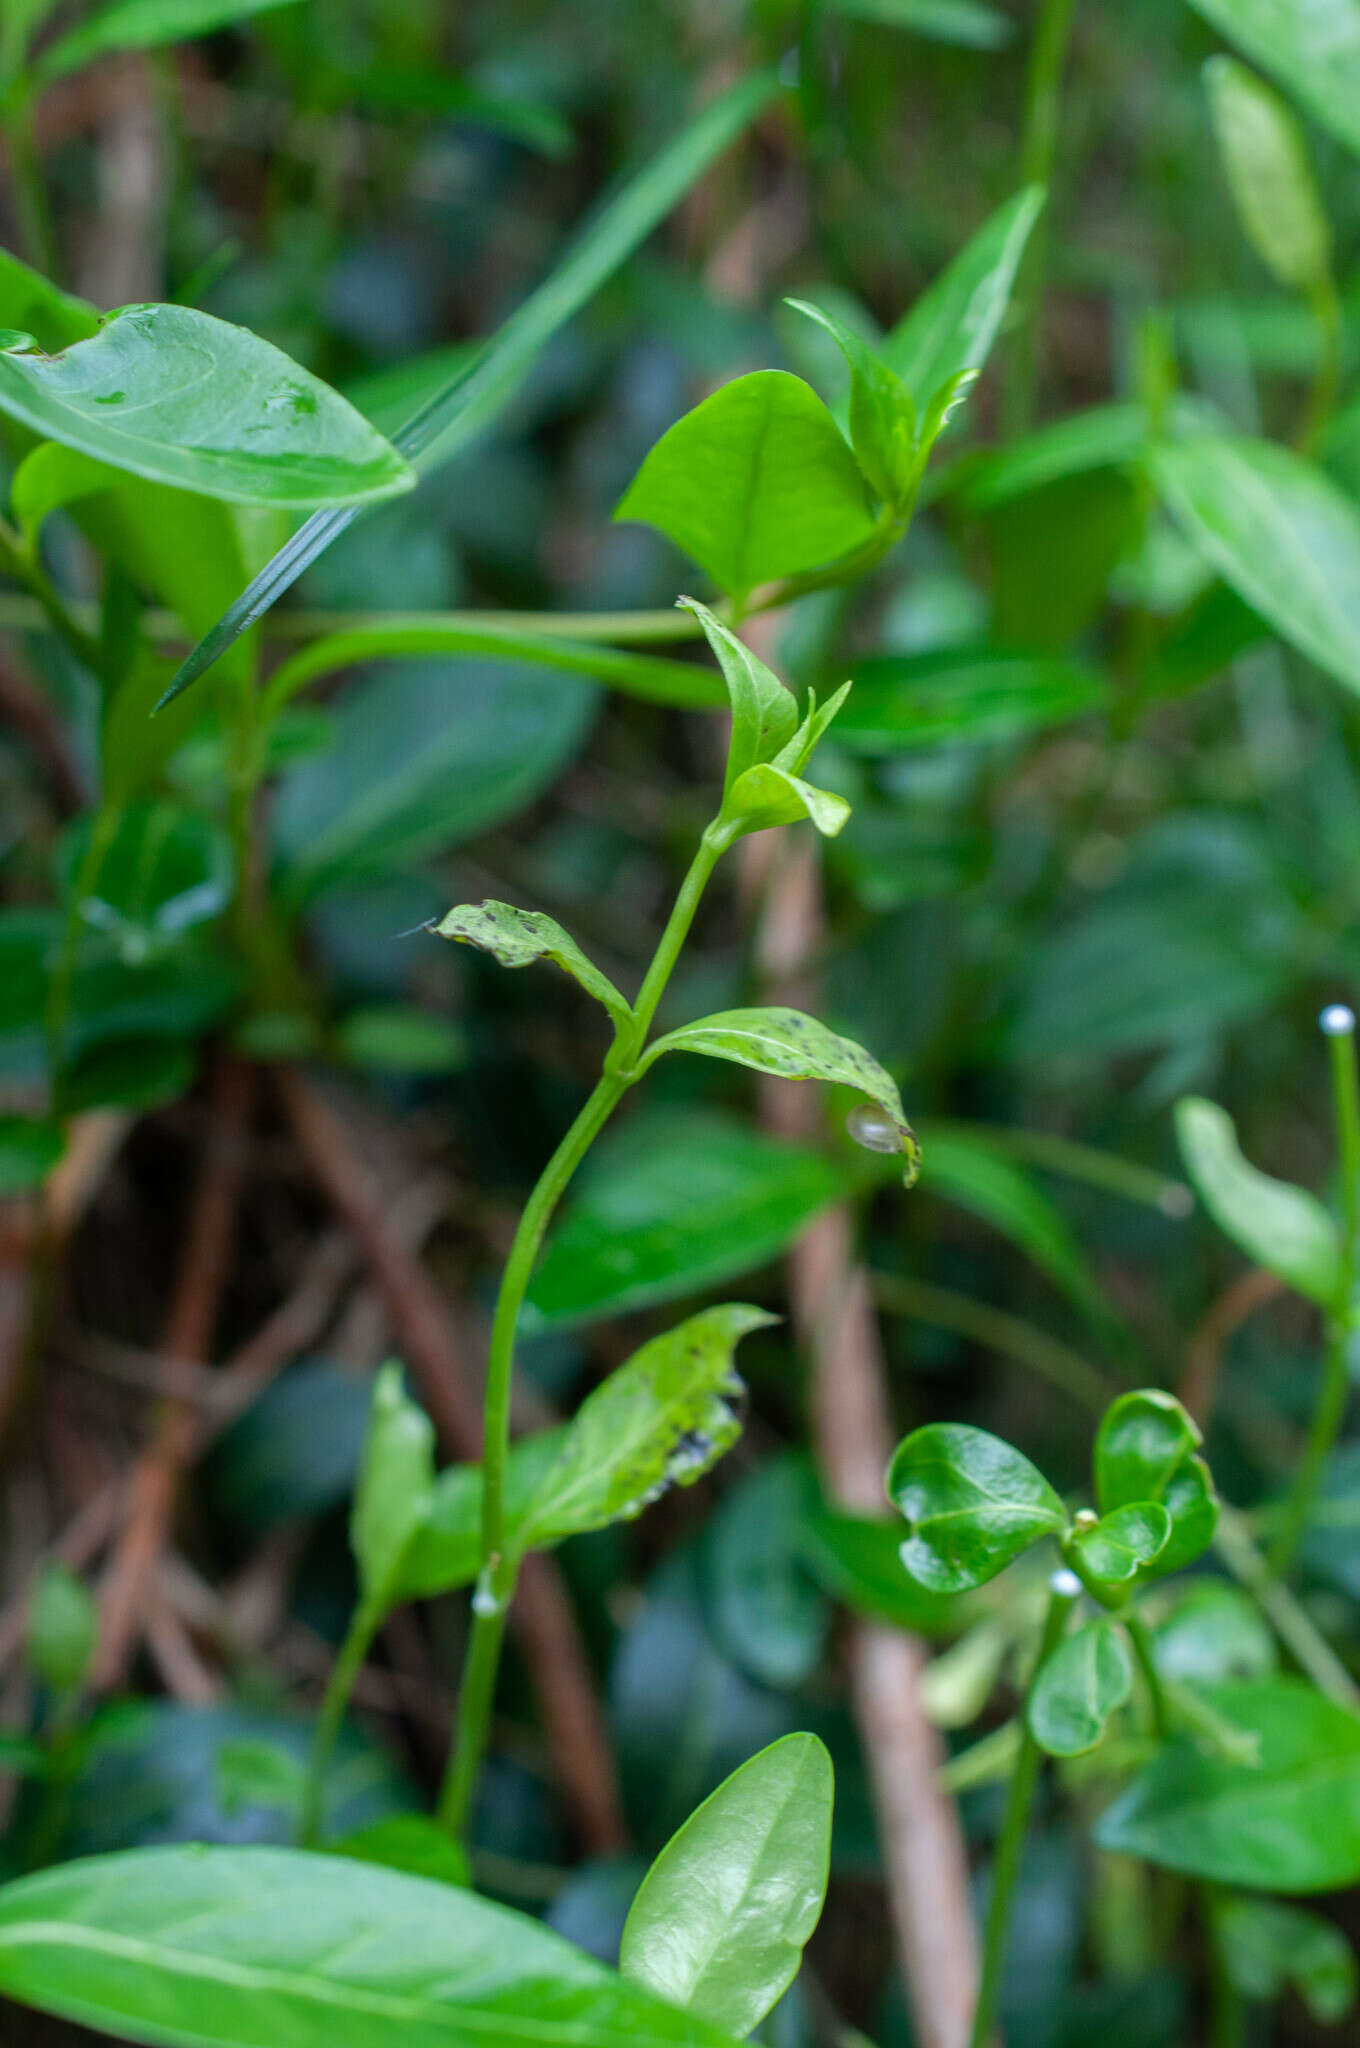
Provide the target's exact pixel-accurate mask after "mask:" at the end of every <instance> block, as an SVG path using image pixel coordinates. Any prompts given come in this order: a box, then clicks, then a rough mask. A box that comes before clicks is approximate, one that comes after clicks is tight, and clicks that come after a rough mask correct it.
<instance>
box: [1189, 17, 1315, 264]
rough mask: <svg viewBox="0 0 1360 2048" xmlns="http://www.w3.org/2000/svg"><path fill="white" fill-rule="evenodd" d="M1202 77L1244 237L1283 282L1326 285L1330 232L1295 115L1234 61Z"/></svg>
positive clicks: (1214, 63) (1217, 63) (1219, 60)
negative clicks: (1207, 91)
mask: <svg viewBox="0 0 1360 2048" xmlns="http://www.w3.org/2000/svg"><path fill="white" fill-rule="evenodd" d="M1204 78H1205V83H1206V84H1207V86H1208V88H1209V107H1210V110H1211V112H1212V114H1213V121H1214V129H1215V131H1216V133H1217V136H1218V147H1219V151H1220V154H1221V155H1222V158H1223V168H1224V172H1225V173H1226V176H1227V180H1228V187H1229V190H1230V191H1231V193H1232V196H1233V203H1234V205H1235V206H1236V208H1237V216H1238V219H1239V220H1240V221H1241V223H1242V232H1243V233H1244V234H1245V236H1246V237H1247V240H1248V241H1249V242H1250V243H1251V246H1252V248H1253V249H1254V250H1255V251H1256V253H1257V255H1258V256H1259V257H1260V259H1261V261H1262V263H1264V264H1265V266H1266V268H1267V270H1269V271H1270V272H1271V274H1272V276H1274V277H1276V278H1277V279H1278V280H1279V282H1280V283H1281V284H1286V285H1293V286H1295V287H1296V288H1297V289H1299V290H1302V291H1307V290H1310V289H1316V288H1317V287H1319V286H1320V285H1323V284H1325V283H1326V280H1327V278H1328V276H1329V275H1330V272H1331V262H1332V231H1331V228H1330V226H1329V225H1328V221H1327V216H1326V214H1325V212H1324V211H1323V207H1322V199H1321V196H1320V194H1319V192H1318V189H1317V184H1316V181H1315V180H1314V177H1313V170H1312V166H1311V164H1310V163H1309V161H1308V149H1307V145H1306V144H1305V142H1304V139H1303V133H1302V130H1301V129H1300V127H1299V124H1298V122H1297V120H1296V119H1295V118H1294V115H1293V113H1292V112H1291V110H1290V109H1289V108H1288V107H1287V106H1286V105H1285V103H1284V101H1283V100H1282V99H1280V97H1279V95H1278V94H1277V93H1274V92H1272V91H1271V89H1270V87H1269V86H1268V85H1263V84H1262V83H1261V80H1260V79H1259V78H1256V77H1254V76H1253V74H1252V73H1251V72H1250V71H1248V70H1247V69H1246V68H1245V67H1244V66H1243V65H1241V64H1238V63H1237V62H1235V60H1234V59H1233V58H1231V57H1212V58H1211V59H1210V60H1209V62H1208V63H1207V64H1206V65H1205V67H1204Z"/></svg>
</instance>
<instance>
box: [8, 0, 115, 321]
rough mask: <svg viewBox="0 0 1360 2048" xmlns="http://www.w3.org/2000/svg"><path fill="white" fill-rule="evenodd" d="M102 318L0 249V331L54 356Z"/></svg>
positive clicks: (86, 304) (85, 303)
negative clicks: (24, 336)
mask: <svg viewBox="0 0 1360 2048" xmlns="http://www.w3.org/2000/svg"><path fill="white" fill-rule="evenodd" d="M6 19H7V20H8V9H7V10H6ZM0 32H2V31H0ZM101 318H102V315H101V314H100V311H99V308H98V307H97V306H92V305H91V304H90V303H89V301H88V300H87V299H78V298H76V297H74V296H73V295H72V294H71V293H70V292H63V291H61V290H59V289H58V287H57V286H56V285H54V284H53V283H51V281H50V280H49V279H48V278H45V277H44V276H43V274H42V272H41V271H39V270H32V269H30V268H29V266H28V264H27V263H22V262H21V261H20V260H19V258H18V257H17V256H15V255H12V254H11V252H10V251H9V250H8V249H0V328H9V329H10V330H11V331H12V332H18V333H19V334H31V335H33V336H34V337H35V338H36V339H37V341H38V342H39V344H40V345H41V347H43V348H45V349H48V350H50V351H51V352H52V354H54V355H55V354H56V353H57V351H58V350H59V349H63V348H69V347H70V345H71V343H72V342H73V341H87V340H88V339H89V337H90V336H91V335H92V334H96V333H97V332H98V331H99V322H100V319H101Z"/></svg>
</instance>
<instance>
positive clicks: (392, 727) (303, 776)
mask: <svg viewBox="0 0 1360 2048" xmlns="http://www.w3.org/2000/svg"><path fill="white" fill-rule="evenodd" d="M596 702H597V700H596V696H595V693H594V691H593V690H591V689H590V688H589V687H588V685H587V684H585V683H583V682H579V681H577V680H576V679H575V678H560V677H553V676H550V675H546V674H544V672H543V671H542V670H537V669H533V668H521V667H518V666H511V665H510V664H508V663H499V662H498V663H495V664H492V665H487V664H485V663H481V662H458V663H452V662H445V661H409V662H403V663H402V664H401V666H400V667H399V668H397V669H395V670H388V671H385V672H380V673H379V674H377V675H375V676H373V677H372V678H371V679H366V680H364V681H363V682H361V683H359V684H358V685H357V686H352V687H351V688H350V689H349V690H347V692H346V694H345V696H344V699H343V700H342V702H341V704H340V706H339V708H338V710H337V712H336V717H335V728H334V740H333V743H332V745H331V746H330V748H329V749H328V751H327V752H326V753H325V754H324V755H322V756H320V757H319V758H318V759H315V760H310V761H302V762H299V764H298V765H297V767H295V768H293V769H291V770H290V771H289V773H288V774H286V775H285V776H283V777H282V778H281V780H280V783H279V787H278V794H277V797H276V799H275V804H274V812H273V828H274V845H275V850H276V853H277V855H278V858H279V863H280V866H281V868H282V869H283V873H282V875H281V877H280V885H281V889H282V893H283V894H284V895H285V896H286V897H287V898H288V899H289V900H290V901H291V902H292V903H295V904H298V903H302V902H305V901H306V900H307V899H308V898H310V897H312V896H314V895H317V894H319V893H320V892H321V891H322V890H324V889H328V888H333V887H335V886H336V884H337V883H340V882H343V881H349V880H353V879H355V878H358V877H363V876H369V875H380V874H385V873H391V871H392V870H393V869H396V868H402V867H409V866H410V865H412V864H413V863H415V862H417V861H419V860H422V859H424V858H425V857H426V856H427V855H428V854H432V853H435V852H439V851H441V850H443V849H444V848H447V847H451V846H457V845H459V844H461V843H462V842H463V841H464V840H467V839H471V838H472V837H474V836H475V835H476V834H477V833H479V832H485V831H486V830H488V828H489V827H491V826H492V825H497V824H500V823H501V822H502V821H503V820H504V819H506V818H511V817H513V816H514V815H515V813H516V811H519V810H522V809H523V808H524V807H525V806H526V805H528V804H529V803H531V802H532V801H533V800H534V798H535V797H536V796H538V795H539V793H540V792H541V791H542V790H543V789H545V788H546V787H547V786H548V784H549V783H550V782H551V781H552V780H553V778H554V777H555V776H556V775H557V774H559V773H560V771H561V770H562V768H564V767H565V765H566V763H567V762H568V761H569V760H570V759H571V757H572V755H573V754H574V753H575V752H576V749H577V748H578V747H579V745H580V744H581V741H582V740H583V739H584V737H585V734H586V731H587V729H588V727H589V724H590V720H591V718H592V716H593V715H594V711H595V706H596Z"/></svg>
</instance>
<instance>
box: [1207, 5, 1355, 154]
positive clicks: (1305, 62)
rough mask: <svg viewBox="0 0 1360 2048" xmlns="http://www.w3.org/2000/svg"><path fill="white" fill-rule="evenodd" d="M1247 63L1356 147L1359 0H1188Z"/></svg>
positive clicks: (1351, 145)
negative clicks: (1256, 66)
mask: <svg viewBox="0 0 1360 2048" xmlns="http://www.w3.org/2000/svg"><path fill="white" fill-rule="evenodd" d="M1191 5H1192V6H1193V7H1195V8H1196V9H1197V10H1198V11H1199V13H1200V14H1202V15H1203V16H1204V18H1205V20H1206V21H1207V22H1209V23H1210V24H1211V26H1212V27H1214V28H1216V29H1218V30H1219V32H1220V34H1222V35H1224V36H1225V37H1226V38H1227V40H1228V41H1229V42H1230V43H1235V44H1236V45H1237V47H1238V49H1239V50H1241V51H1242V52H1243V54H1244V55H1245V56H1248V57H1250V59H1251V61H1252V62H1253V64H1259V65H1260V67H1261V69H1262V70H1263V71H1267V72H1269V73H1270V75H1271V77H1272V78H1274V79H1275V80H1276V82H1277V83H1278V84H1280V85H1282V86H1283V87H1284V88H1285V90H1286V91H1287V92H1290V93H1292V94H1293V95H1294V97H1295V99H1297V100H1298V101H1299V103H1300V105H1301V106H1303V107H1305V108H1306V109H1307V111H1308V112H1309V113H1310V114H1311V115H1312V116H1313V118H1314V120H1316V121H1318V122H1320V123H1321V125H1322V126H1323V127H1324V128H1327V129H1329V130H1330V131H1331V133H1332V134H1333V135H1335V136H1336V137H1337V139H1338V140H1339V141H1341V142H1344V143H1345V144H1346V145H1347V146H1348V147H1349V148H1350V149H1353V150H1356V151H1357V152H1360V0H1191Z"/></svg>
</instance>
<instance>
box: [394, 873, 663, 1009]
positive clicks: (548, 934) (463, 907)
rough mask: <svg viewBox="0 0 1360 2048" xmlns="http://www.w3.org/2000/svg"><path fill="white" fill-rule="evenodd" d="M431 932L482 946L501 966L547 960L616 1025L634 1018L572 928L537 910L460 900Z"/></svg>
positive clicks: (515, 965) (524, 964)
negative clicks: (564, 927)
mask: <svg viewBox="0 0 1360 2048" xmlns="http://www.w3.org/2000/svg"><path fill="white" fill-rule="evenodd" d="M434 930H435V931H436V932H437V933H438V934H439V936H440V938H441V939H458V940H461V941H462V943H463V944H464V945H467V946H478V947H480V948H481V950H482V951H483V952H484V953H490V954H491V955H492V956H493V958H495V959H497V960H499V961H500V963H501V966H502V967H528V966H529V965H530V964H531V963H532V962H533V961H535V960H551V961H552V963H553V965H554V966H556V967H560V968H561V969H562V971H563V972H564V973H565V974H569V975H571V977H572V979H573V980H574V981H578V982H579V983H580V985H581V987H582V988H583V989H584V990H585V992H586V994H587V995H591V996H594V998H595V1000H596V1002H597V1003H603V1005H604V1007H605V1009H606V1010H608V1012H609V1014H610V1016H611V1017H612V1018H613V1019H614V1020H615V1022H616V1023H619V1024H622V1023H624V1022H626V1021H627V1020H628V1019H629V1018H630V1017H631V1016H632V1011H631V1009H630V1008H629V1005H628V1003H627V1001H626V999H625V998H624V997H623V996H621V995H620V994H619V991H618V990H617V989H616V988H615V986H614V984H613V982H612V981H611V980H610V979H609V976H608V975H607V974H602V973H601V971H600V969H599V968H598V967H597V966H596V965H595V963H594V961H593V960H591V959H590V958H589V957H588V955H586V954H585V953H583V952H582V951H581V948H580V947H579V946H578V945H577V943H576V941H575V939H574V938H572V936H571V934H570V932H567V931H564V930H563V928H562V926H561V925H560V924H558V922H557V920H556V919H555V918H552V917H548V916H546V915H545V914H544V913H543V912H542V911H541V910H516V909H515V907H514V905H513V904H510V903H497V902H495V901H494V900H493V899H490V898H489V899H488V900H487V901H486V902H485V903H460V904H458V905H457V907H456V908H455V909H453V910H450V911H449V912H448V913H447V914H446V915H445V916H444V917H441V918H440V920H439V922H438V924H437V925H435V926H434Z"/></svg>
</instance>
